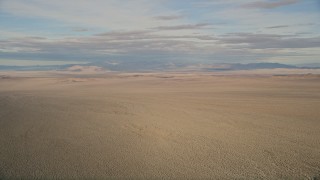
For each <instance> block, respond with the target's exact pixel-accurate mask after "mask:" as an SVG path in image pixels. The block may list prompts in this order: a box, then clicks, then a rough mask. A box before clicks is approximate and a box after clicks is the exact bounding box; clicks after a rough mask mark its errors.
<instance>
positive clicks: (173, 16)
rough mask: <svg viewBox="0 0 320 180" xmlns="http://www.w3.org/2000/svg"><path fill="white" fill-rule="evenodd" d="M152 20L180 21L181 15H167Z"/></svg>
mask: <svg viewBox="0 0 320 180" xmlns="http://www.w3.org/2000/svg"><path fill="white" fill-rule="evenodd" d="M154 18H155V19H158V20H165V21H170V20H176V19H181V18H183V16H182V15H167V16H155V17H154Z"/></svg>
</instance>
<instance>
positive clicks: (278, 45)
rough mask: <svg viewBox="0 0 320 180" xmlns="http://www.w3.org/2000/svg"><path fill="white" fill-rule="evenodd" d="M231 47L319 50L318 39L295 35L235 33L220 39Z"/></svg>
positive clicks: (319, 42)
mask: <svg viewBox="0 0 320 180" xmlns="http://www.w3.org/2000/svg"><path fill="white" fill-rule="evenodd" d="M220 42H221V43H225V44H228V45H229V46H231V47H238V48H239V47H242V48H251V49H298V48H300V49H301V48H320V37H305V38H303V37H296V35H275V34H254V33H235V34H230V35H228V36H225V37H223V38H220Z"/></svg>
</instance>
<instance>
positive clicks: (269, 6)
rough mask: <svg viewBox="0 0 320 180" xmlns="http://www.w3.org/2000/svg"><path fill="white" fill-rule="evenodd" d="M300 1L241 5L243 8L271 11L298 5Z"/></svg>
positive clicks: (257, 2) (256, 2)
mask: <svg viewBox="0 0 320 180" xmlns="http://www.w3.org/2000/svg"><path fill="white" fill-rule="evenodd" d="M299 1H300V0H279V1H255V2H250V3H246V4H243V5H241V7H243V8H258V9H273V8H278V7H282V6H288V5H291V4H295V3H298V2H299Z"/></svg>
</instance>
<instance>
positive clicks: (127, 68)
mask: <svg viewBox="0 0 320 180" xmlns="http://www.w3.org/2000/svg"><path fill="white" fill-rule="evenodd" d="M276 68H285V69H320V67H315V66H312V67H304V66H294V65H287V64H280V63H249V64H241V63H201V64H196V63H192V62H181V61H179V62H163V61H143V60H141V61H131V62H128V61H104V62H93V63H88V64H81V65H79V64H67V65H49V66H0V70H15V71H47V70H58V71H61V70H62V71H69V72H102V71H105V70H108V71H119V72H121V71H122V72H142V71H168V70H169V71H170V70H172V71H175V70H177V71H180V70H182V71H234V70H255V69H276Z"/></svg>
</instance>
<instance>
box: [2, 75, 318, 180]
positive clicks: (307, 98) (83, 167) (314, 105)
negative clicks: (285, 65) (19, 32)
mask: <svg viewBox="0 0 320 180" xmlns="http://www.w3.org/2000/svg"><path fill="white" fill-rule="evenodd" d="M319 173H320V76H318V75H288V76H285V75H279V76H269V75H268V76H263V75H259V76H253V75H243V76H236V75H220V76H217V75H212V74H210V73H204V74H201V73H199V74H197V73H195V74H188V73H185V74H178V73H167V74H164V73H144V74H133V73H127V74H111V73H110V74H109V75H105V74H104V75H99V76H96V77H95V76H89V75H88V76H84V77H82V76H81V77H79V76H71V75H66V76H52V77H49V76H44V77H41V76H40V75H38V76H37V77H34V76H33V77H22V76H20V77H18V76H16V75H12V74H10V73H9V74H6V75H2V76H1V77H0V178H111V177H113V178H186V177H187V178H213V179H235V178H237V179H241V178H242V179H259V178H263V179H307V178H312V177H315V176H318V175H319Z"/></svg>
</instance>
